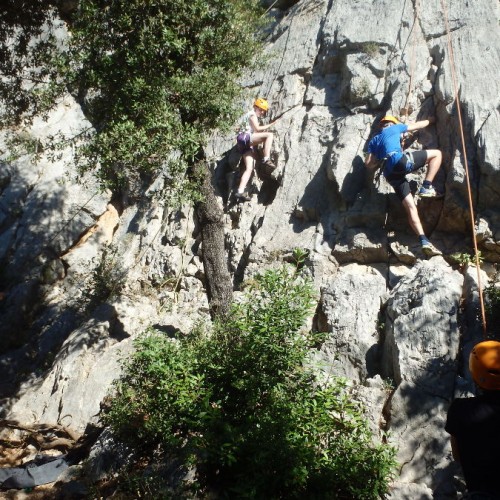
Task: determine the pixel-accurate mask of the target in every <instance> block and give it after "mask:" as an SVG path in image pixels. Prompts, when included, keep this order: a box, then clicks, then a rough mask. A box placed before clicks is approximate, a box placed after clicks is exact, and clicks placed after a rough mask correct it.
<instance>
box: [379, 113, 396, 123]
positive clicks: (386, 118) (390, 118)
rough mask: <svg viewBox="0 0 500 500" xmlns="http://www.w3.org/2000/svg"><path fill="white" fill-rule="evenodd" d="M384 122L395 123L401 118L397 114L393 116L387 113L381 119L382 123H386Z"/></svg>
mask: <svg viewBox="0 0 500 500" xmlns="http://www.w3.org/2000/svg"><path fill="white" fill-rule="evenodd" d="M384 122H391V123H394V124H396V125H397V124H398V123H399V120H398V119H397V118H396V117H395V116H391V115H385V116H384V117H383V118H382V119H381V120H380V123H381V124H382V123H384Z"/></svg>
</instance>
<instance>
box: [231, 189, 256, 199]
mask: <svg viewBox="0 0 500 500" xmlns="http://www.w3.org/2000/svg"><path fill="white" fill-rule="evenodd" d="M234 197H235V198H236V199H237V200H238V201H250V200H251V199H252V198H251V197H250V195H249V194H248V193H247V192H246V191H243V193H238V192H236V193H234Z"/></svg>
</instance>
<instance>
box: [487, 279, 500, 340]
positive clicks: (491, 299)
mask: <svg viewBox="0 0 500 500" xmlns="http://www.w3.org/2000/svg"><path fill="white" fill-rule="evenodd" d="M493 281H494V282H493V283H492V284H491V285H488V286H487V287H485V289H484V294H483V295H484V305H485V312H486V326H487V329H488V337H489V338H490V337H491V338H495V339H500V287H498V285H497V284H495V282H496V281H497V276H495V279H494V280H493Z"/></svg>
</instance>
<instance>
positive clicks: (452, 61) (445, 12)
mask: <svg viewBox="0 0 500 500" xmlns="http://www.w3.org/2000/svg"><path fill="white" fill-rule="evenodd" d="M441 5H442V8H443V17H444V23H445V28H446V35H447V39H448V52H449V55H450V68H451V78H452V81H453V89H454V92H455V97H454V98H455V103H456V107H457V113H458V123H459V128H460V138H461V140H462V154H463V157H464V165H465V179H466V182H467V194H468V197H469V210H470V221H471V226H472V241H473V242H474V254H475V258H476V269H477V287H478V289H479V304H480V307H481V318H482V321H483V335H484V336H486V312H485V308H484V297H483V287H482V286H481V268H480V262H479V252H478V249H477V238H476V227H475V217H474V208H473V204H472V191H471V187H470V177H469V163H468V161H467V151H466V148H465V137H464V127H463V122H462V112H461V110H460V102H459V100H458V85H457V75H456V71H455V57H454V54H453V46H452V43H451V33H450V26H449V24H448V10H447V8H446V2H445V0H441Z"/></svg>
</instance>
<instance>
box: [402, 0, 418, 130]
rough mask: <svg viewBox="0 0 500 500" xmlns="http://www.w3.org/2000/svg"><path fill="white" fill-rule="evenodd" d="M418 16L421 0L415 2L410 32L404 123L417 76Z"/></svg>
mask: <svg viewBox="0 0 500 500" xmlns="http://www.w3.org/2000/svg"><path fill="white" fill-rule="evenodd" d="M418 14H419V0H415V10H414V14H413V25H412V27H411V30H410V34H409V38H410V37H411V39H412V43H411V49H410V81H409V83H408V93H407V94H406V100H405V103H404V106H403V109H402V111H403V113H402V120H401V121H402V122H403V123H404V122H405V121H406V120H405V119H406V118H407V117H408V115H409V114H410V110H409V102H410V97H411V95H412V93H413V80H414V74H415V66H416V55H415V54H416V45H417V41H416V39H417V37H416V35H415V26H416V24H417V21H418Z"/></svg>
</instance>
